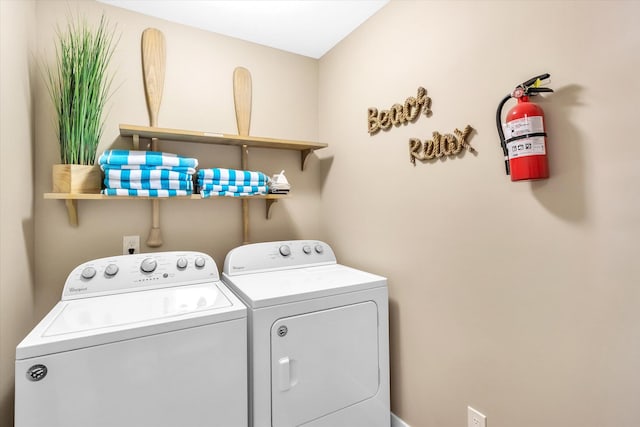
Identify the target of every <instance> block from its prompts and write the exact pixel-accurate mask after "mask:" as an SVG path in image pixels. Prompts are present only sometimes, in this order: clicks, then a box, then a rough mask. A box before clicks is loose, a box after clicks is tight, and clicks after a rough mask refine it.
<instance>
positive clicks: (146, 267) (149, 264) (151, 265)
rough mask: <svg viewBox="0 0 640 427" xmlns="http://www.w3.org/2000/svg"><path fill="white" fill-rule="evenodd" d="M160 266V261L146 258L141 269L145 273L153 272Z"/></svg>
mask: <svg viewBox="0 0 640 427" xmlns="http://www.w3.org/2000/svg"><path fill="white" fill-rule="evenodd" d="M157 266H158V263H157V262H156V260H155V259H153V258H145V259H143V260H142V264H140V270H141V271H142V272H144V273H153V272H154V271H155V269H156V267H157Z"/></svg>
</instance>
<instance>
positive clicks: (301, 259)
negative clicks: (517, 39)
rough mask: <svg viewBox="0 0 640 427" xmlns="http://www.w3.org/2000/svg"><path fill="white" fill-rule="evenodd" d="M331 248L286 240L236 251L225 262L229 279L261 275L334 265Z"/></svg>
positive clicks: (259, 244) (302, 241) (236, 249)
mask: <svg viewBox="0 0 640 427" xmlns="http://www.w3.org/2000/svg"><path fill="white" fill-rule="evenodd" d="M335 263H336V257H335V255H334V253H333V250H332V249H331V247H330V246H329V245H328V244H326V243H324V242H321V241H317V240H287V241H281V242H266V243H254V244H250V245H244V246H240V247H237V248H235V249H233V250H231V252H229V253H228V254H227V257H226V258H225V260H224V273H225V274H226V275H228V276H234V275H239V274H248V273H257V272H260V271H270V270H280V269H286V268H299V267H308V266H312V265H325V264H335Z"/></svg>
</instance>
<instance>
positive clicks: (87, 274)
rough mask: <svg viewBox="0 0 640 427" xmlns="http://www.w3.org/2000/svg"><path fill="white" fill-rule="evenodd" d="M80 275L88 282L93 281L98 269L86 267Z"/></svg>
mask: <svg viewBox="0 0 640 427" xmlns="http://www.w3.org/2000/svg"><path fill="white" fill-rule="evenodd" d="M80 275H81V276H82V278H83V279H86V280H89V279H93V276H95V275H96V269H95V268H93V267H85V268H83V269H82V273H80Z"/></svg>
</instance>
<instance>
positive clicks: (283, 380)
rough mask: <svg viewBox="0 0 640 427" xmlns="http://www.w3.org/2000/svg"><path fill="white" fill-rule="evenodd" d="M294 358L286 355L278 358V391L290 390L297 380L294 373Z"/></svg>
mask: <svg viewBox="0 0 640 427" xmlns="http://www.w3.org/2000/svg"><path fill="white" fill-rule="evenodd" d="M294 370H295V360H293V359H290V358H289V357H288V356H287V357H282V358H280V360H278V385H279V389H280V391H287V390H290V389H291V387H293V386H295V385H296V383H297V382H298V381H297V378H296V375H295V372H294Z"/></svg>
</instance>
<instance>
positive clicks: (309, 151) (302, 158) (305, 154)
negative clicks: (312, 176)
mask: <svg viewBox="0 0 640 427" xmlns="http://www.w3.org/2000/svg"><path fill="white" fill-rule="evenodd" d="M311 154H313V150H312V149H310V148H309V149H307V150H302V151H300V161H301V167H302V169H301V170H305V168H306V167H307V161H308V160H309V156H311Z"/></svg>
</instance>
